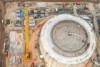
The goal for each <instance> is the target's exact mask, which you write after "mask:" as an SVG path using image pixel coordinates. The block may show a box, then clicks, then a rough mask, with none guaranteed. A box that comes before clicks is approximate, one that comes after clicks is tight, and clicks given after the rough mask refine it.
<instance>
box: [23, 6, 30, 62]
mask: <svg viewBox="0 0 100 67" xmlns="http://www.w3.org/2000/svg"><path fill="white" fill-rule="evenodd" d="M24 36H25V37H24V38H25V39H24V40H25V55H24V60H26V61H29V60H30V50H29V41H30V38H29V16H28V7H27V6H25V7H24Z"/></svg>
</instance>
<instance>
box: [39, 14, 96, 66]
mask: <svg viewBox="0 0 100 67" xmlns="http://www.w3.org/2000/svg"><path fill="white" fill-rule="evenodd" d="M95 44H96V43H95V35H94V32H93V30H92V28H91V27H90V26H89V24H88V23H87V22H86V21H85V20H83V19H81V18H79V17H75V16H72V15H68V14H62V15H58V16H55V17H52V18H51V19H49V20H48V21H47V22H46V24H45V25H44V26H43V28H42V31H41V35H40V50H41V52H42V54H43V56H44V59H45V61H46V62H48V60H49V61H50V59H52V62H53V61H55V62H56V63H61V64H64V65H70V64H79V63H84V62H86V61H87V60H88V59H89V58H90V57H91V56H92V54H93V52H94V49H95V47H96V45H95ZM51 67H52V66H51ZM63 67H64V66H63Z"/></svg>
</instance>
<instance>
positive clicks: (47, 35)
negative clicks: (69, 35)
mask: <svg viewBox="0 0 100 67" xmlns="http://www.w3.org/2000/svg"><path fill="white" fill-rule="evenodd" d="M65 20H67V21H68V20H71V21H75V23H77V24H79V25H81V26H82V27H83V28H84V29H85V31H86V33H87V35H88V42H89V46H88V48H87V49H86V51H85V52H84V53H83V54H81V55H78V56H75V57H74V56H73V57H69V56H63V55H61V54H59V53H57V52H56V51H55V50H54V49H53V48H54V46H55V44H54V43H53V41H52V36H51V35H52V29H53V27H54V26H55V25H57V24H58V23H60V22H61V21H65ZM66 23H67V22H66ZM40 43H41V46H43V48H44V49H45V51H46V52H47V53H48V55H49V56H50V57H52V58H53V59H55V60H56V61H57V62H60V63H63V64H78V63H82V62H85V61H86V60H88V59H89V58H90V57H91V56H92V54H93V52H94V49H95V47H96V43H95V35H94V32H93V30H92V28H91V27H90V25H89V24H88V23H87V22H86V21H85V20H83V19H81V18H79V17H75V16H72V15H69V14H61V15H58V16H55V17H53V18H51V19H49V20H48V21H47V22H46V23H45V25H44V26H43V28H42V31H41V34H40Z"/></svg>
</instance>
